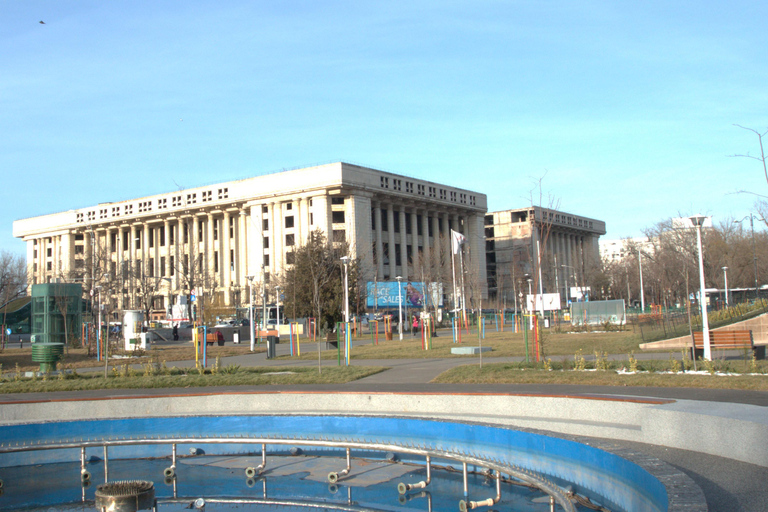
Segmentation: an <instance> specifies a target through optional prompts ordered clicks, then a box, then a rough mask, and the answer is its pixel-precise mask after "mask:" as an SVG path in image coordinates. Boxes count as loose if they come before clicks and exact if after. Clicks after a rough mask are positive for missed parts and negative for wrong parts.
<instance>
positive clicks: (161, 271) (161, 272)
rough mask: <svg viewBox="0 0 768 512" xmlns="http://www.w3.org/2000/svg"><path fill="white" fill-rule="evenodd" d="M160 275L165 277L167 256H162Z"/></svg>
mask: <svg viewBox="0 0 768 512" xmlns="http://www.w3.org/2000/svg"><path fill="white" fill-rule="evenodd" d="M160 277H165V256H160Z"/></svg>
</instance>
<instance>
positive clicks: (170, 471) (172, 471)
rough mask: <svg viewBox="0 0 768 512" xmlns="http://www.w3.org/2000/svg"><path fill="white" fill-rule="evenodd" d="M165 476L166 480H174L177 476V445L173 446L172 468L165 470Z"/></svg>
mask: <svg viewBox="0 0 768 512" xmlns="http://www.w3.org/2000/svg"><path fill="white" fill-rule="evenodd" d="M163 475H164V476H165V478H173V477H174V476H176V443H173V444H172V445H171V466H170V467H168V468H165V471H163Z"/></svg>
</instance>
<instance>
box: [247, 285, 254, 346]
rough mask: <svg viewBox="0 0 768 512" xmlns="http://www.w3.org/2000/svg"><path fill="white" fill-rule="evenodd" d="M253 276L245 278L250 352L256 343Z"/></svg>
mask: <svg viewBox="0 0 768 512" xmlns="http://www.w3.org/2000/svg"><path fill="white" fill-rule="evenodd" d="M254 277H255V276H245V278H246V279H247V280H248V332H249V333H250V337H251V352H253V351H254V349H255V346H254V344H255V343H256V339H255V338H256V332H255V328H254V326H253V278H254Z"/></svg>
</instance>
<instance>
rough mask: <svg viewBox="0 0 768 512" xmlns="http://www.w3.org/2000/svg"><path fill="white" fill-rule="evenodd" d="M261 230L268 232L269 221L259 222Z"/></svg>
mask: <svg viewBox="0 0 768 512" xmlns="http://www.w3.org/2000/svg"><path fill="white" fill-rule="evenodd" d="M261 230H262V231H269V219H263V220H262V221H261Z"/></svg>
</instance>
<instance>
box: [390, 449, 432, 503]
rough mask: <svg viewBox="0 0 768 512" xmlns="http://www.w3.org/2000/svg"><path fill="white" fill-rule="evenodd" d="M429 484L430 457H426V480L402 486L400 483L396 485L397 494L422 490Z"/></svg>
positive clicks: (430, 472)
mask: <svg viewBox="0 0 768 512" xmlns="http://www.w3.org/2000/svg"><path fill="white" fill-rule="evenodd" d="M430 483H432V457H430V456H429V455H427V479H426V480H422V481H421V482H417V483H415V484H404V483H402V482H400V483H399V484H397V492H399V493H400V494H405V493H406V492H408V491H410V490H411V489H424V488H425V487H426V486H428V485H429V484H430Z"/></svg>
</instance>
